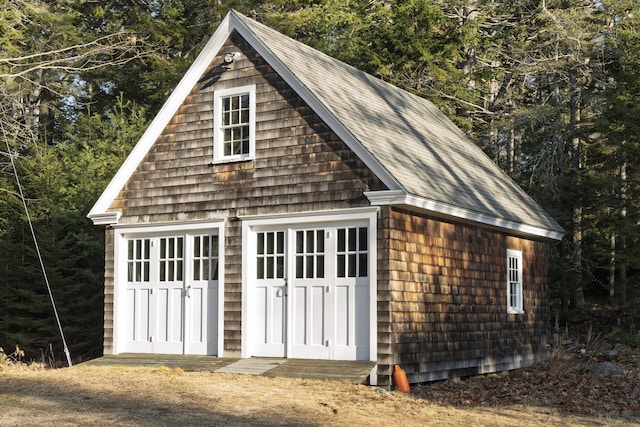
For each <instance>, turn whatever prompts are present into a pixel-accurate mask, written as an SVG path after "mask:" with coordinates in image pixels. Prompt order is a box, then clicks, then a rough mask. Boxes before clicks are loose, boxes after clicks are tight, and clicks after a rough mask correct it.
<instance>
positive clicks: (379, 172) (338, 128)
mask: <svg viewBox="0 0 640 427" xmlns="http://www.w3.org/2000/svg"><path fill="white" fill-rule="evenodd" d="M230 15H231V17H232V18H233V27H234V28H235V29H236V30H237V31H238V33H240V35H241V36H242V37H244V39H245V40H247V42H248V43H249V44H250V45H251V46H252V47H253V48H254V49H255V50H256V51H257V52H258V53H259V54H260V55H261V56H262V57H263V59H264V60H265V61H266V62H267V63H268V64H269V65H270V66H271V67H272V68H273V69H274V70H275V71H276V73H277V74H278V75H279V76H280V77H282V78H283V79H284V81H286V82H287V83H288V84H289V86H291V88H292V89H293V90H294V91H295V92H296V93H297V94H298V95H299V96H300V97H301V98H302V99H303V100H304V101H305V102H306V103H307V104H308V105H309V107H311V109H312V110H313V111H314V112H315V113H316V114H317V115H318V116H319V117H320V118H321V119H322V120H323V121H324V122H325V123H326V124H327V126H329V127H330V128H331V130H333V131H334V132H335V133H336V135H337V136H338V138H340V139H341V140H342V141H343V142H344V143H345V144H347V146H348V147H349V148H350V149H351V150H352V151H353V152H354V153H355V155H356V156H357V157H358V158H359V159H360V160H362V161H363V162H364V164H365V165H367V167H368V168H369V169H371V171H372V172H373V173H374V175H375V176H377V177H378V178H379V179H380V180H381V181H382V183H383V184H385V185H386V186H387V188H391V189H394V190H396V189H398V190H399V189H403V188H404V187H403V186H402V185H401V184H400V182H399V181H398V180H397V179H396V178H395V177H394V176H393V175H392V174H391V173H390V172H389V171H388V170H387V169H386V168H385V167H384V166H383V165H382V164H381V163H380V161H379V160H378V159H377V158H376V157H375V156H373V154H371V152H370V151H369V150H367V149H366V148H365V147H364V146H363V145H362V144H361V143H360V141H359V140H358V138H356V137H355V136H354V135H353V133H351V131H349V129H347V128H346V127H345V126H344V125H343V124H342V122H341V121H340V120H338V118H337V117H336V116H335V115H334V114H333V113H332V112H331V110H329V108H327V106H326V105H324V103H322V102H321V101H320V100H319V99H318V98H317V97H316V96H315V95H314V94H313V91H311V90H310V89H309V88H307V86H306V85H305V84H304V83H302V81H300V79H299V78H298V77H297V76H296V75H295V74H294V73H293V72H292V71H291V70H290V69H289V67H287V66H286V65H285V64H284V63H283V62H282V61H281V60H280V58H279V57H278V55H276V54H274V53H273V51H271V49H269V47H267V45H266V44H265V43H263V42H262V39H260V38H259V37H257V36H256V34H255V33H254V32H253V31H251V29H250V28H249V27H247V26H246V25H245V24H244V22H242V20H241V19H239V18H238V17H237V15H236V14H235V12H234V11H231V12H230Z"/></svg>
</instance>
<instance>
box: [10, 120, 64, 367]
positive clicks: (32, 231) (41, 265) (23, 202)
mask: <svg viewBox="0 0 640 427" xmlns="http://www.w3.org/2000/svg"><path fill="white" fill-rule="evenodd" d="M0 128H1V129H2V136H3V137H4V143H5V145H6V146H7V155H8V156H9V159H10V160H11V167H12V168H13V175H14V176H15V177H16V183H17V184H18V192H19V193H20V200H22V206H24V211H25V213H26V215H27V222H28V223H29V229H30V230H31V237H33V242H34V244H35V247H36V252H37V253H38V260H39V261H40V268H41V269H42V275H43V276H44V281H45V283H46V285H47V290H48V291H49V298H50V299H51V305H52V306H53V314H55V317H56V322H57V323H58V330H59V331H60V336H61V337H62V345H63V346H64V354H65V355H66V356H67V363H68V364H69V367H71V354H70V353H69V348H68V347H67V341H66V340H65V339H64V333H63V332H62V324H61V323H60V317H59V316H58V309H57V308H56V303H55V301H54V300H53V293H51V285H50V284H49V277H48V276H47V271H46V269H45V267H44V261H43V260H42V254H41V253H40V245H38V239H37V238H36V232H35V230H34V229H33V224H32V223H31V216H30V215H29V209H28V208H27V202H26V200H25V198H24V193H23V192H22V185H21V184H20V178H19V177H18V169H17V168H16V164H15V161H14V160H13V154H12V153H11V147H9V139H8V138H7V134H6V132H5V130H4V123H3V121H2V120H0Z"/></svg>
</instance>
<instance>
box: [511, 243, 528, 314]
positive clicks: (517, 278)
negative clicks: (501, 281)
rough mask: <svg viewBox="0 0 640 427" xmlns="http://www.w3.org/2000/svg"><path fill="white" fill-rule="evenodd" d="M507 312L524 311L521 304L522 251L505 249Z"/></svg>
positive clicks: (516, 312)
mask: <svg viewBox="0 0 640 427" xmlns="http://www.w3.org/2000/svg"><path fill="white" fill-rule="evenodd" d="M507 312H508V313H512V314H518V313H524V310H523V306H522V251H514V250H512V249H507Z"/></svg>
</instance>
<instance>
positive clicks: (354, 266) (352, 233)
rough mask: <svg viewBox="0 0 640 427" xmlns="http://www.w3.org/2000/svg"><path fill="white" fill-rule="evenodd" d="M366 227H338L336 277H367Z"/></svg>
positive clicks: (367, 235) (367, 236) (367, 238)
mask: <svg viewBox="0 0 640 427" xmlns="http://www.w3.org/2000/svg"><path fill="white" fill-rule="evenodd" d="M368 242H369V234H368V230H367V227H350V228H338V242H337V248H336V249H337V253H336V268H337V276H338V277H367V275H368V271H369V251H368Z"/></svg>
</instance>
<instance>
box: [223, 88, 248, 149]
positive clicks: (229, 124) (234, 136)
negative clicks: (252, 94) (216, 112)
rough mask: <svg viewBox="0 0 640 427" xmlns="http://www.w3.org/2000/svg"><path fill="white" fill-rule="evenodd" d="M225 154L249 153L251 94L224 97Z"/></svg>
mask: <svg viewBox="0 0 640 427" xmlns="http://www.w3.org/2000/svg"><path fill="white" fill-rule="evenodd" d="M222 134H223V150H222V151H223V155H224V156H225V157H226V156H237V155H243V154H244V155H247V154H249V94H248V93H243V94H242V95H232V96H227V97H224V98H222Z"/></svg>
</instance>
